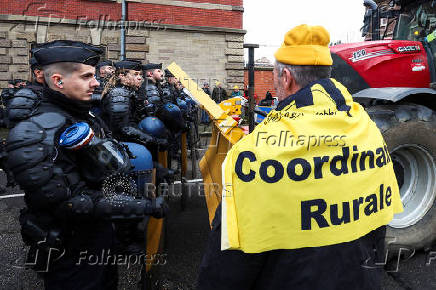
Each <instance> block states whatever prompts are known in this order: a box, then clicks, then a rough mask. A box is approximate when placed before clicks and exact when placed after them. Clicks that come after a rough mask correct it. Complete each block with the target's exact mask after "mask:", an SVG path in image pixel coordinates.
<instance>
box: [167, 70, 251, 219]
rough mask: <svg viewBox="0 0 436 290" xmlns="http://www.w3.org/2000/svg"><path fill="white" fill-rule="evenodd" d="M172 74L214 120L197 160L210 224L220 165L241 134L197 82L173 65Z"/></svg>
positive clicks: (217, 200) (218, 192)
mask: <svg viewBox="0 0 436 290" xmlns="http://www.w3.org/2000/svg"><path fill="white" fill-rule="evenodd" d="M168 69H169V70H170V71H171V73H172V74H173V75H174V76H175V77H176V78H178V79H179V80H180V81H181V82H182V84H183V85H184V86H185V88H187V89H188V91H189V92H190V93H191V94H192V96H193V97H194V98H195V101H196V102H197V103H199V104H200V105H201V106H202V108H203V109H204V110H206V111H207V112H208V113H209V115H210V116H211V119H212V121H213V126H212V137H211V139H210V144H209V147H208V150H207V151H206V153H205V154H204V156H203V158H202V159H201V160H200V171H201V174H202V176H203V181H204V194H205V198H206V204H207V209H208V212H209V221H210V224H212V220H213V217H214V216H215V210H216V208H217V207H218V205H219V203H220V202H221V191H222V174H221V164H222V162H223V160H224V158H225V157H226V154H227V151H228V150H229V149H230V148H231V147H232V144H235V143H236V142H238V141H239V140H240V139H241V138H242V137H244V132H243V130H242V129H241V128H239V127H237V125H238V123H237V122H236V121H235V120H233V119H232V118H231V117H230V116H228V115H227V114H226V113H225V112H224V110H223V109H221V107H220V106H219V105H217V104H216V103H215V101H213V100H212V99H211V98H210V97H209V96H208V95H207V94H206V93H205V92H204V91H203V90H202V89H201V88H199V87H198V86H197V83H196V82H195V81H194V80H192V79H191V78H190V77H189V76H188V75H187V74H186V73H185V72H184V71H183V70H182V69H181V68H180V67H179V66H178V65H177V64H176V63H174V62H173V63H172V64H170V65H169V66H168Z"/></svg>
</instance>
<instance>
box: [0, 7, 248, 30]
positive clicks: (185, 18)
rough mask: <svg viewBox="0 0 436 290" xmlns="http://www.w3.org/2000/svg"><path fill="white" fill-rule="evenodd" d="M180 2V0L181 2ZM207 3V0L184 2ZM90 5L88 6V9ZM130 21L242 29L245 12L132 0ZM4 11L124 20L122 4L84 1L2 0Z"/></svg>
mask: <svg viewBox="0 0 436 290" xmlns="http://www.w3.org/2000/svg"><path fill="white" fill-rule="evenodd" d="M179 2H180V1H179ZM184 2H196V3H204V2H203V1H184ZM209 2H210V3H211V4H224V5H235V4H237V5H238V6H242V1H241V0H239V1H236V0H220V1H218V0H217V1H209ZM85 8H86V9H85ZM127 8H128V11H127V15H128V20H130V21H149V22H152V21H154V22H158V23H161V24H174V25H192V26H212V27H225V28H236V29H242V15H243V12H242V11H238V10H236V11H235V10H219V9H199V8H190V7H180V6H170V5H158V4H146V3H138V2H128V6H127ZM0 14H5V15H27V16H43V17H52V18H61V19H73V20H77V21H79V20H82V21H83V20H85V19H87V20H91V19H106V20H107V21H118V20H120V19H121V4H119V3H116V2H94V1H83V0H68V1H66V0H46V1H40V2H39V1H38V2H35V1H32V0H21V1H20V0H14V1H11V0H0Z"/></svg>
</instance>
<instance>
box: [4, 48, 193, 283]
mask: <svg viewBox="0 0 436 290" xmlns="http://www.w3.org/2000/svg"><path fill="white" fill-rule="evenodd" d="M101 54H102V51H101V49H99V48H97V47H94V46H92V45H88V44H85V43H82V42H76V41H67V40H57V41H53V42H49V43H45V44H42V45H39V46H38V47H36V48H33V49H32V50H31V58H30V69H31V72H32V81H31V82H23V81H21V82H16V83H14V82H10V87H9V88H7V89H4V90H3V92H2V95H1V97H2V102H3V105H4V110H3V112H2V113H3V116H2V123H3V124H2V125H3V126H4V127H6V128H8V129H9V134H8V138H7V141H6V142H5V143H4V144H3V148H2V158H1V165H2V168H3V169H4V170H5V172H6V173H7V177H8V184H9V185H15V184H16V185H19V186H20V188H21V189H22V190H23V191H24V192H25V198H24V199H25V204H26V207H25V208H24V209H22V210H21V214H20V218H19V219H20V224H21V233H22V237H23V241H24V242H25V243H26V244H27V245H28V246H30V250H29V253H28V257H27V263H28V265H31V266H32V267H33V268H34V269H35V270H36V271H37V272H38V273H40V274H41V275H42V277H43V279H44V284H45V287H46V289H60V288H62V289H116V287H117V272H116V271H117V268H116V265H114V263H104V262H102V263H97V264H94V263H92V264H91V263H87V262H86V261H87V260H86V259H83V255H84V253H86V254H87V255H96V256H100V255H101V254H102V253H104V252H106V253H107V252H108V251H112V253H114V254H116V253H120V254H131V253H140V252H141V251H144V250H145V248H144V243H143V242H144V241H143V239H144V236H145V234H144V233H140V232H139V233H138V231H139V229H140V228H141V227H139V226H138V224H140V223H141V221H143V220H144V218H146V217H147V216H153V217H155V218H162V217H164V216H165V214H166V211H167V208H168V207H167V205H166V203H165V200H164V199H163V198H162V197H159V196H158V197H156V196H152V197H150V196H149V195H147V192H146V190H145V189H144V183H147V182H151V177H150V176H151V175H150V171H151V170H152V169H153V168H155V170H156V169H157V176H156V178H157V181H156V182H171V181H172V180H173V178H174V171H172V170H170V169H166V168H163V167H162V166H161V164H159V162H158V156H159V152H162V151H168V152H170V153H171V152H173V154H174V155H176V154H177V152H178V150H179V149H180V142H179V140H180V135H181V134H182V133H183V132H186V131H187V130H189V127H190V125H191V124H193V123H195V116H196V104H195V102H194V101H193V100H192V99H191V98H190V97H189V96H188V94H187V93H186V91H185V90H184V87H183V85H182V84H181V83H180V82H179V81H178V80H177V78H175V77H174V76H173V75H172V74H171V72H170V71H168V70H165V72H164V71H163V70H162V64H154V63H148V64H145V65H144V64H142V63H141V62H140V61H137V60H123V61H119V62H112V61H110V60H104V61H102V60H101V59H100V55H101ZM94 68H95V69H94ZM141 239H142V240H141ZM135 245H136V246H135ZM115 264H116V263H115Z"/></svg>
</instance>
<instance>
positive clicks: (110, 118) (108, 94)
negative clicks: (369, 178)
mask: <svg viewBox="0 0 436 290" xmlns="http://www.w3.org/2000/svg"><path fill="white" fill-rule="evenodd" d="M115 67H116V71H115V74H114V76H113V77H112V78H111V79H110V80H109V81H108V83H107V85H106V88H105V91H104V92H103V98H102V109H103V114H102V118H103V120H104V121H105V122H106V124H107V125H108V126H109V128H110V130H111V131H112V133H113V134H114V137H115V138H117V139H118V140H122V141H133V142H139V143H141V144H143V145H145V146H147V147H150V146H154V145H162V146H166V143H167V141H166V140H164V139H158V138H154V137H152V136H150V135H148V134H146V133H144V132H142V131H141V130H139V129H138V123H139V122H140V121H141V120H142V119H143V118H145V117H146V116H147V112H146V108H145V107H146V105H147V103H146V100H143V99H139V98H138V96H137V93H136V91H137V90H138V89H139V87H140V86H141V84H142V82H143V78H142V65H141V63H140V62H137V61H132V60H125V61H120V62H117V63H115Z"/></svg>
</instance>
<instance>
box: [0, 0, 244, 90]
mask: <svg viewBox="0 0 436 290" xmlns="http://www.w3.org/2000/svg"><path fill="white" fill-rule="evenodd" d="M185 2H186V3H183V2H182V1H171V0H162V1H161V2H159V3H165V4H174V5H176V4H177V5H182V6H183V5H194V6H195V5H196V6H195V7H203V8H201V9H200V8H189V7H181V6H173V5H163V4H162V5H156V4H145V3H136V2H129V3H128V5H129V6H128V14H129V15H128V19H129V20H130V23H129V27H130V28H129V29H127V32H126V57H127V58H133V59H138V60H142V61H143V62H144V63H147V62H163V64H164V66H167V65H168V64H170V63H171V62H173V61H175V62H176V63H178V64H179V65H180V66H181V67H182V68H183V69H184V70H186V71H187V73H188V74H189V75H190V76H191V77H193V78H194V79H197V80H199V83H201V82H202V80H207V81H209V83H210V84H211V85H212V86H213V83H214V80H215V79H216V80H219V81H221V82H222V83H223V84H225V85H226V87H227V88H230V87H233V86H234V85H238V86H240V87H242V86H243V83H244V72H243V69H244V49H243V43H244V31H243V30H242V29H240V28H242V14H243V11H242V9H241V7H235V9H236V10H229V9H230V8H231V9H233V8H232V7H234V6H239V5H242V0H216V1H209V2H210V3H211V4H210V5H209V4H207V3H206V4H205V3H204V2H203V1H185ZM217 4H219V5H217ZM205 5H206V6H205ZM220 5H227V6H225V7H221V6H220ZM228 5H234V6H228ZM85 7H86V9H85ZM220 7H221V8H223V9H221V10H219V9H218V8H220ZM210 8H213V9H210ZM215 8H217V9H215ZM0 14H1V15H0V20H1V22H0V88H4V87H6V85H7V81H8V80H10V79H14V78H22V79H29V76H30V74H29V71H28V65H27V64H28V61H29V55H28V52H29V49H30V48H31V46H32V45H33V44H35V43H43V42H47V41H53V40H57V39H69V40H78V41H83V42H86V43H92V44H93V45H99V46H101V47H103V48H104V49H105V56H106V58H108V59H112V60H119V58H120V50H121V47H120V30H119V27H118V26H117V25H116V24H117V21H119V19H120V18H121V5H120V4H119V3H116V2H94V1H87V0H69V1H66V0H58V1H54V0H48V1H41V2H33V1H29V0H21V1H20V0H14V1H9V0H0ZM35 15H37V16H41V17H35ZM92 19H96V20H92ZM133 20H141V21H142V22H141V23H142V24H140V26H139V27H137V26H135V25H137V24H138V22H135V21H133ZM156 20H158V21H157V22H156ZM145 23H148V24H147V25H145ZM150 23H151V24H150ZM154 24H157V25H154ZM160 24H163V25H160ZM141 25H142V26H141ZM202 26H208V27H207V28H204V27H202Z"/></svg>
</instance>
